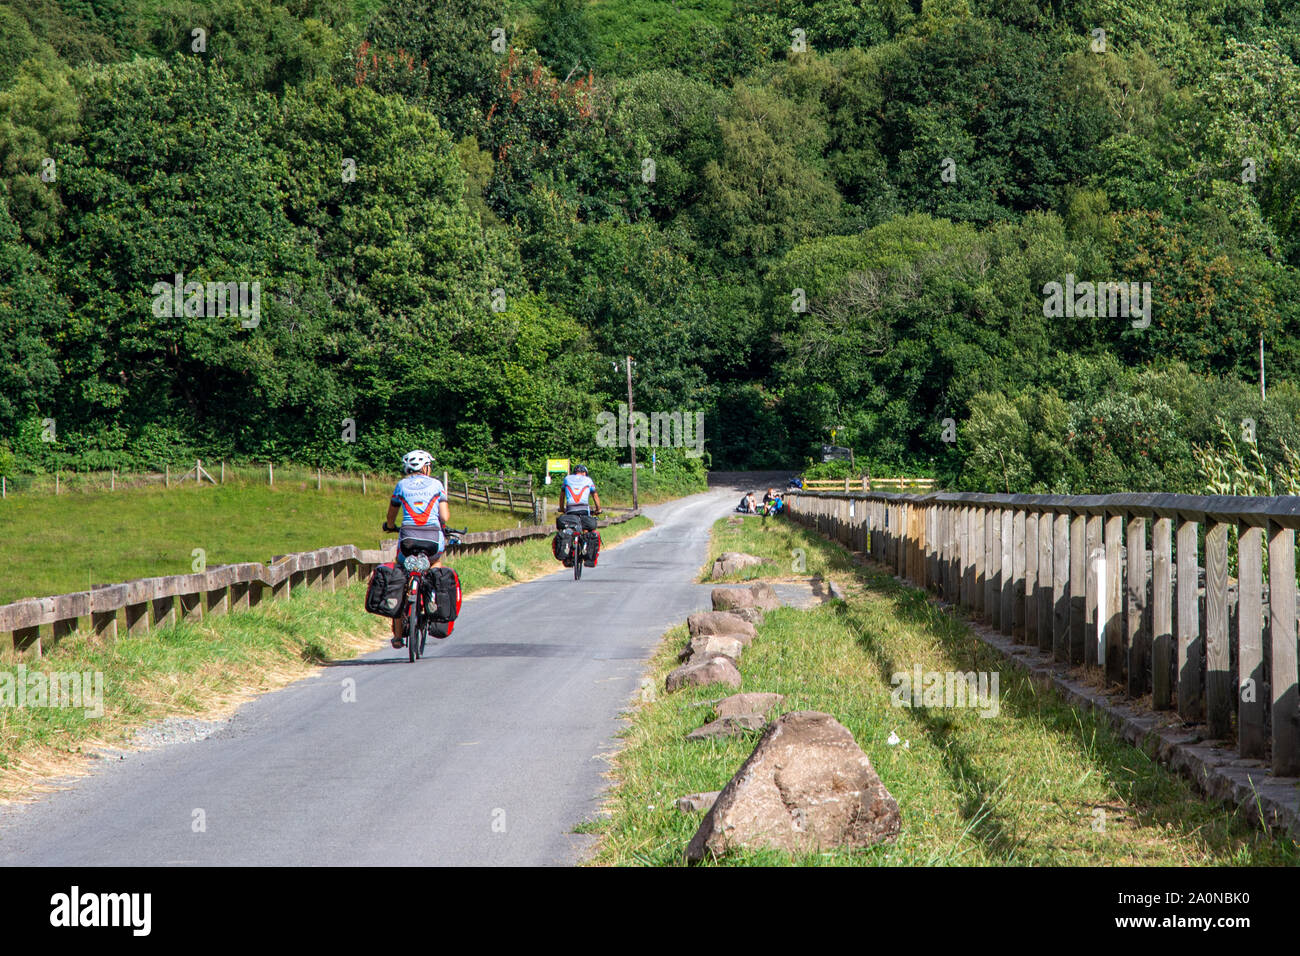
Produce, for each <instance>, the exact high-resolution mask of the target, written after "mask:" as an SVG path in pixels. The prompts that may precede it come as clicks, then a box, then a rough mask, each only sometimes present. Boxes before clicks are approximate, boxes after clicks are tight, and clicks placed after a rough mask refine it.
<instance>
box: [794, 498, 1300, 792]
mask: <svg viewBox="0 0 1300 956" xmlns="http://www.w3.org/2000/svg"><path fill="white" fill-rule="evenodd" d="M786 502H787V506H788V510H789V513H790V515H791V517H793V518H794V519H795V520H797V521H799V522H801V523H803V524H807V525H809V526H812V527H815V528H817V529H818V530H820V531H822V532H824V533H825V534H827V535H829V536H831V537H833V538H835V539H837V540H839V541H841V542H843V543H844V544H846V545H848V546H849V547H851V548H854V549H855V550H859V551H863V552H865V553H866V554H867V555H869V556H870V557H871V558H873V559H875V560H876V561H879V562H882V563H884V564H886V565H887V566H889V567H890V568H892V569H894V570H895V571H896V573H897V574H898V575H899V576H900V577H902V578H904V579H905V580H907V581H909V582H911V583H913V584H916V585H918V586H920V587H925V588H929V589H930V590H932V591H935V592H937V593H938V594H939V595H941V596H942V598H943V600H944V601H947V602H949V603H951V604H955V605H958V606H960V607H962V608H965V609H968V610H969V611H971V612H973V613H974V614H975V615H976V616H977V617H979V618H980V619H982V620H983V621H984V622H985V623H986V624H988V625H989V626H990V627H992V628H994V629H996V630H998V631H1000V632H1001V633H1003V634H1006V635H1009V636H1011V637H1012V638H1013V639H1014V640H1016V641H1017V642H1022V643H1027V644H1033V645H1036V646H1037V647H1038V648H1039V649H1041V650H1043V651H1046V652H1050V653H1051V654H1052V656H1053V657H1054V658H1055V660H1057V661H1059V662H1060V663H1061V664H1079V665H1084V666H1086V667H1090V668H1096V669H1098V670H1099V671H1100V672H1101V673H1103V674H1104V677H1105V679H1106V680H1107V681H1108V682H1109V683H1110V684H1112V685H1115V686H1118V687H1120V688H1122V691H1123V693H1125V694H1127V695H1128V696H1129V697H1134V698H1136V697H1142V696H1144V695H1146V694H1148V693H1149V694H1150V695H1151V704H1152V706H1153V707H1154V708H1155V709H1157V710H1159V709H1176V711H1177V714H1178V716H1179V717H1180V718H1182V720H1184V721H1186V722H1188V723H1204V725H1205V732H1204V733H1205V736H1206V737H1208V738H1211V739H1218V740H1225V739H1230V738H1231V737H1232V736H1233V735H1234V734H1235V736H1236V741H1237V750H1238V752H1239V754H1240V756H1241V757H1243V758H1252V759H1262V758H1266V757H1269V756H1271V760H1272V768H1273V773H1274V774H1275V775H1278V776H1296V775H1300V684H1298V683H1297V663H1296V660H1297V633H1296V555H1295V531H1296V529H1297V528H1300V498H1295V497H1286V498H1243V497H1230V496H1215V497H1202V496H1196V495H1172V494H1123V495H1082V496H1054V495H982V494H948V493H943V494H930V495H924V496H921V495H900V494H884V493H879V492H876V493H863V492H850V493H847V494H846V493H843V492H839V493H834V494H831V493H826V492H820V493H819V492H814V493H800V494H791V495H789V496H788V497H787V499H786ZM1137 555H1141V559H1140V560H1135V559H1133V558H1134V556H1137ZM1230 568H1235V569H1236V572H1237V573H1236V577H1235V578H1234V577H1231V576H1230V575H1229V569H1230ZM1202 569H1203V570H1202Z"/></svg>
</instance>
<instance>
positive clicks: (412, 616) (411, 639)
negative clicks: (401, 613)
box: [406, 601, 420, 664]
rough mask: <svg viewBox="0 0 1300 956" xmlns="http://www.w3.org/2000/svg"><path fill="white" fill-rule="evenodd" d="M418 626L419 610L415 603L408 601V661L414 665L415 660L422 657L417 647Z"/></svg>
mask: <svg viewBox="0 0 1300 956" xmlns="http://www.w3.org/2000/svg"><path fill="white" fill-rule="evenodd" d="M418 624H419V618H418V616H417V609H416V606H415V602H414V601H407V602H406V659H407V660H409V661H410V662H411V663H412V664H414V663H415V659H416V658H417V657H419V656H420V655H419V653H418V650H417V648H416V646H415V645H416V642H417V640H418V636H417V635H418V632H419V628H418V626H417V625H418Z"/></svg>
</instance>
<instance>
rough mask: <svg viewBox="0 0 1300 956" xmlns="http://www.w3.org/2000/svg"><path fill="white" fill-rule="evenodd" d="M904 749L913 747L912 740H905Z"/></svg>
mask: <svg viewBox="0 0 1300 956" xmlns="http://www.w3.org/2000/svg"><path fill="white" fill-rule="evenodd" d="M903 749H904V750H911V749H912V741H910V740H904V741H903Z"/></svg>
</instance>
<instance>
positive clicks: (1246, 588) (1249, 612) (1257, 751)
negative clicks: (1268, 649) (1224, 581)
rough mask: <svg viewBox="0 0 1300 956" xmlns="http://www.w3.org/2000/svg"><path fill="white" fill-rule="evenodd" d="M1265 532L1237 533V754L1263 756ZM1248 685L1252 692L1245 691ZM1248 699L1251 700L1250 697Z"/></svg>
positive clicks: (1247, 530) (1252, 529)
mask: <svg viewBox="0 0 1300 956" xmlns="http://www.w3.org/2000/svg"><path fill="white" fill-rule="evenodd" d="M1262 536H1263V533H1262V531H1261V529H1260V528H1257V527H1253V526H1247V525H1244V524H1243V525H1241V526H1240V527H1239V529H1238V532H1237V582H1238V583H1237V675H1238V676H1237V679H1238V681H1239V682H1240V685H1241V693H1240V694H1238V702H1237V753H1238V754H1240V755H1241V756H1242V757H1262V756H1264V752H1265V749H1266V747H1267V738H1266V737H1265V735H1264V699H1263V696H1262V695H1263V693H1264V640H1263V632H1264V627H1263V625H1264V619H1263V589H1264V561H1263V550H1262V549H1263V542H1262ZM1247 688H1249V690H1250V693H1249V694H1247V693H1246V692H1245V691H1246V689H1247ZM1247 698H1249V699H1247Z"/></svg>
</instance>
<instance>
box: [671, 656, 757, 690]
mask: <svg viewBox="0 0 1300 956" xmlns="http://www.w3.org/2000/svg"><path fill="white" fill-rule="evenodd" d="M708 684H726V685H727V686H728V687H735V688H739V687H740V671H738V670H737V669H736V662H735V661H733V660H732V659H731V658H730V657H708V658H705V659H703V660H699V661H692V662H691V663H689V664H683V665H682V666H681V667H679V668H677V669H676V670H675V671H673V672H672V673H670V674H669V675H668V677H667V678H666V679H665V680H664V687H665V689H666V690H667V691H668V693H670V694H671V693H672V692H673V691H675V690H680V689H681V688H683V687H690V686H695V687H704V686H706V685H708Z"/></svg>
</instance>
